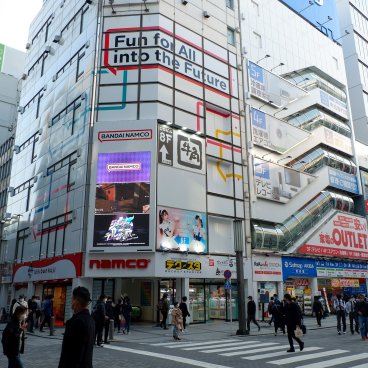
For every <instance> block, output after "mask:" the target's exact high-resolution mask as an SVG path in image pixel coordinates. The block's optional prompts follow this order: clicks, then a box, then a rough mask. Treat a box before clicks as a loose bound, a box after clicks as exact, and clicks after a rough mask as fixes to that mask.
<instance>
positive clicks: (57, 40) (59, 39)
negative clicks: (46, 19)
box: [52, 34, 61, 43]
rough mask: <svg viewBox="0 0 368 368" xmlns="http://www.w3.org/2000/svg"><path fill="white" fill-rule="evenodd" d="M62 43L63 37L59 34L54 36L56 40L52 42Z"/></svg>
mask: <svg viewBox="0 0 368 368" xmlns="http://www.w3.org/2000/svg"><path fill="white" fill-rule="evenodd" d="M60 41H61V35H59V34H57V35H55V36H54V39H53V40H52V42H54V43H59V42H60Z"/></svg>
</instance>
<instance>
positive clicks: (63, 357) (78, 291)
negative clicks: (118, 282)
mask: <svg viewBox="0 0 368 368" xmlns="http://www.w3.org/2000/svg"><path fill="white" fill-rule="evenodd" d="M90 302H91V296H90V293H89V291H88V289H86V288H85V287H83V286H78V287H76V288H75V289H74V290H73V295H72V310H73V316H72V318H70V319H69V320H68V321H67V322H66V325H65V333H64V337H63V344H62V348H61V354H60V360H59V368H92V355H93V344H94V340H95V323H94V321H93V318H92V317H91V315H90V313H89V310H88V306H89V303H90Z"/></svg>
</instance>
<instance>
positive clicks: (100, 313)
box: [92, 294, 108, 348]
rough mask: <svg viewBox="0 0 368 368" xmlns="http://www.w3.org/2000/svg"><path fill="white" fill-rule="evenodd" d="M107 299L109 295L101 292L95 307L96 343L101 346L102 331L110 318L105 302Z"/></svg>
mask: <svg viewBox="0 0 368 368" xmlns="http://www.w3.org/2000/svg"><path fill="white" fill-rule="evenodd" d="M106 301H107V297H106V295H104V294H101V295H100V297H99V299H98V301H97V303H96V305H95V306H94V308H93V315H92V316H93V319H94V320H95V332H96V333H95V335H96V336H95V339H96V345H97V346H98V347H100V348H102V347H103V345H102V332H103V328H104V325H105V321H106V319H107V318H108V317H107V316H106V309H105V304H106Z"/></svg>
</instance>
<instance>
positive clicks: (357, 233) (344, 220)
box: [298, 212, 368, 259]
mask: <svg viewBox="0 0 368 368" xmlns="http://www.w3.org/2000/svg"><path fill="white" fill-rule="evenodd" d="M367 237H368V233H367V220H366V218H364V217H359V216H355V215H350V214H346V213H340V212H339V213H336V214H335V215H334V216H333V217H332V218H331V219H330V220H329V221H328V222H327V223H326V224H325V225H324V226H323V227H322V228H321V230H320V231H319V232H317V233H316V234H314V235H313V236H312V237H311V238H310V239H309V240H308V241H307V243H306V244H304V245H302V246H301V247H300V248H299V249H298V253H301V254H312V255H316V256H331V257H341V258H355V259H368V241H367Z"/></svg>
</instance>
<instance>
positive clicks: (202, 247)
mask: <svg viewBox="0 0 368 368" xmlns="http://www.w3.org/2000/svg"><path fill="white" fill-rule="evenodd" d="M157 249H159V250H163V251H179V252H189V253H207V221H206V214H205V213H203V212H193V211H186V210H181V209H177V208H169V207H158V208H157Z"/></svg>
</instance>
